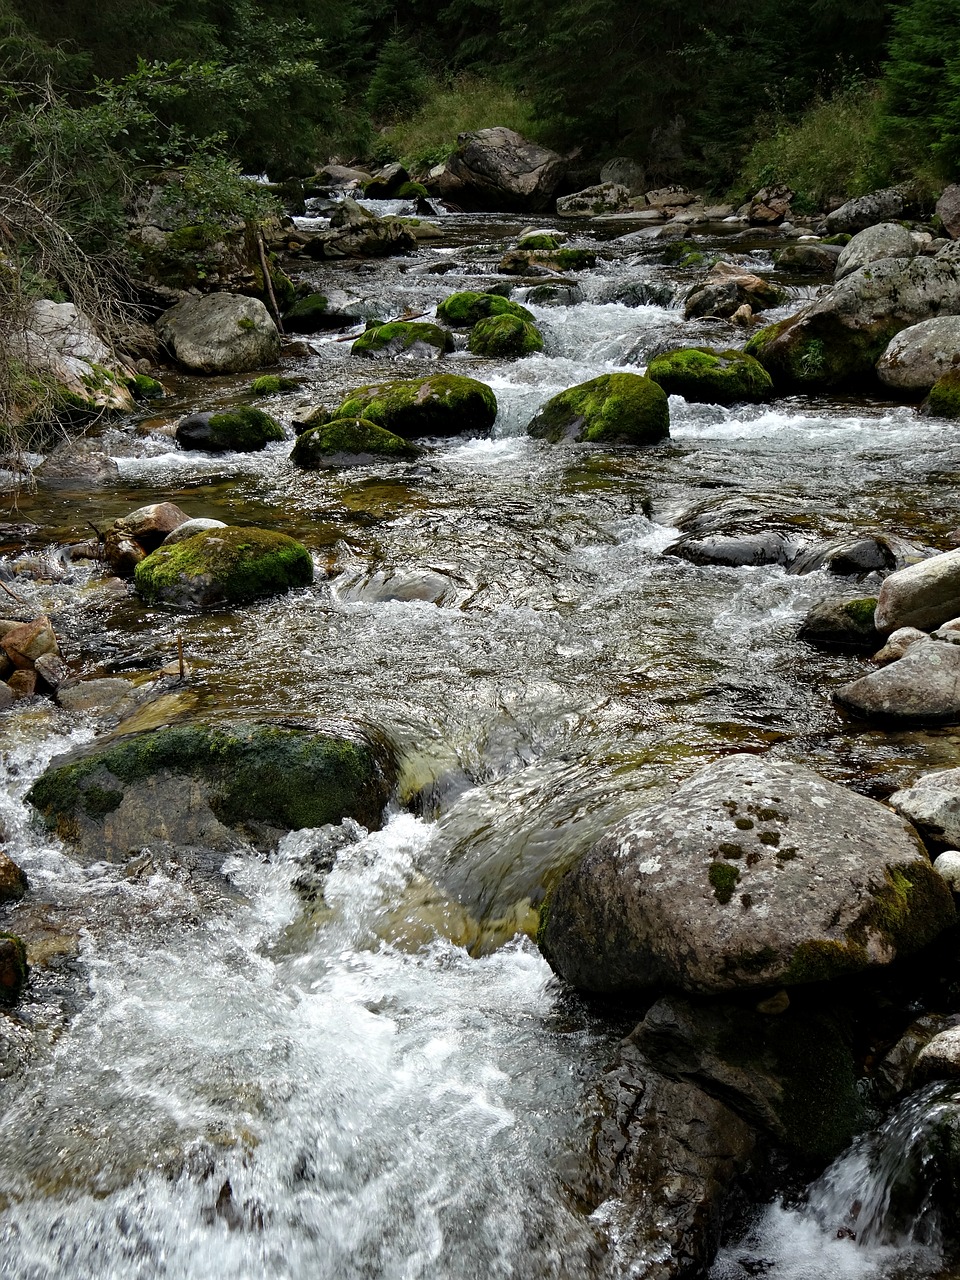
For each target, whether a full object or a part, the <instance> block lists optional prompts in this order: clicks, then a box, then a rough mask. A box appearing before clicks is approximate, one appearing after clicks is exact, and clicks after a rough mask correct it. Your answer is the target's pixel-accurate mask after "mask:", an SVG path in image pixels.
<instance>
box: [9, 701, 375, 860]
mask: <svg viewBox="0 0 960 1280" xmlns="http://www.w3.org/2000/svg"><path fill="white" fill-rule="evenodd" d="M395 773H396V766H395V763H394V759H393V752H392V749H391V748H390V746H389V744H388V743H387V742H386V741H385V740H383V739H380V738H378V737H377V736H376V735H374V734H373V733H372V732H371V731H369V730H366V729H364V728H362V727H360V726H344V725H341V724H337V725H336V726H333V727H332V728H329V729H327V728H325V727H324V726H320V727H319V728H317V727H311V728H304V727H299V726H297V727H291V726H288V725H277V724H255V723H247V722H240V723H230V724H221V723H215V724H210V723H190V724H180V725H171V726H164V727H163V728H160V729H155V730H152V731H149V732H146V733H135V734H131V735H129V736H128V737H124V738H120V739H118V740H115V741H113V742H111V743H108V744H107V745H106V746H102V745H99V744H94V745H91V746H87V747H82V748H80V749H79V750H77V751H74V752H71V753H70V754H69V755H66V756H61V757H59V758H58V759H55V760H54V761H53V762H52V763H51V765H50V767H49V768H48V769H47V770H46V772H45V773H43V774H42V775H41V776H40V777H39V778H38V779H37V781H36V782H35V783H34V784H33V786H32V787H31V788H30V791H29V792H28V793H27V797H26V798H27V802H28V803H29V804H31V805H32V806H33V807H34V808H35V809H36V810H37V811H38V812H39V813H40V814H41V816H42V817H43V820H44V822H45V824H46V826H47V827H48V828H49V829H50V830H53V831H56V832H57V834H58V835H59V836H60V837H61V838H62V839H64V840H66V841H68V842H69V843H70V844H72V845H74V846H76V847H77V849H78V850H79V852H80V854H81V856H84V857H93V858H101V857H107V858H109V859H111V860H122V859H124V858H126V857H127V856H128V854H129V852H130V850H137V849H140V848H142V847H143V846H144V845H147V846H149V845H150V844H151V843H154V842H156V841H158V840H162V841H168V842H171V843H173V844H175V845H199V846H203V847H206V848H209V849H226V848H231V847H235V846H236V845H237V844H238V843H239V839H238V837H244V838H247V839H251V840H253V841H254V843H256V844H258V845H259V846H263V845H270V844H272V843H275V842H276V839H277V837H278V836H279V835H280V834H282V833H283V832H286V831H298V830H300V829H301V828H304V827H321V826H323V825H324V824H325V823H328V822H334V823H337V822H342V821H343V819H344V818H354V819H356V821H357V822H360V823H362V824H363V825H364V826H365V827H369V828H373V829H377V828H379V827H380V826H381V823H382V815H383V808H384V805H385V804H386V802H387V799H388V798H389V795H390V792H391V790H392V787H393V785H394V780H395Z"/></svg>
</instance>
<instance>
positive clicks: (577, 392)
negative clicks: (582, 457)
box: [527, 373, 670, 445]
mask: <svg viewBox="0 0 960 1280" xmlns="http://www.w3.org/2000/svg"><path fill="white" fill-rule="evenodd" d="M527 433H528V435H531V436H533V437H534V439H537V440H549V441H550V442H551V443H552V444H559V443H560V442H561V441H569V442H574V443H577V444H580V443H587V444H606V445H618V444H624V445H649V444H657V443H659V441H661V440H665V439H667V438H668V437H669V435H670V408H669V404H668V401H667V396H666V393H665V392H664V391H663V390H662V389H661V388H660V387H658V386H657V384H656V383H655V382H651V380H650V379H649V378H644V377H642V376H641V375H640V374H637V373H604V374H601V375H600V377H599V378H591V379H590V381H589V382H581V383H579V384H578V385H577V386H575V387H570V388H569V390H567V391H561V392H560V394H559V395H556V396H553V397H552V399H550V400H548V401H547V402H546V404H544V405H542V406H541V408H540V409H539V411H538V412H537V414H536V416H535V417H534V419H533V420H532V422H531V423H530V424H529V426H528V427H527Z"/></svg>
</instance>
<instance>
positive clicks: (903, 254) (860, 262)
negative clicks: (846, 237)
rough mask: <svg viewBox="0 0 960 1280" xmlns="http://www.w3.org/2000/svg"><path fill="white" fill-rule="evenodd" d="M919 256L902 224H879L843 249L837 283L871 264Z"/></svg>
mask: <svg viewBox="0 0 960 1280" xmlns="http://www.w3.org/2000/svg"><path fill="white" fill-rule="evenodd" d="M916 253H917V245H916V243H915V241H914V239H913V237H912V236H911V234H910V232H909V231H908V230H907V229H906V227H902V226H901V225H900V223H899V222H879V223H877V224H876V225H875V226H872V227H866V228H865V229H864V230H863V231H858V232H857V234H856V235H855V236H854V237H853V239H852V240H851V241H850V242H849V243H848V244H845V245H844V246H843V248H842V249H841V251H840V256H839V258H838V259H837V267H836V272H835V274H834V279H835V280H842V279H843V278H844V276H848V275H850V274H851V273H852V272H854V271H859V270H860V268H861V267H865V266H866V265H867V263H869V262H879V261H880V260H881V259H883V258H912V257H913V256H914V255H915V254H916Z"/></svg>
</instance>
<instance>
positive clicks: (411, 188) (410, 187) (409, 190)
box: [394, 182, 430, 200]
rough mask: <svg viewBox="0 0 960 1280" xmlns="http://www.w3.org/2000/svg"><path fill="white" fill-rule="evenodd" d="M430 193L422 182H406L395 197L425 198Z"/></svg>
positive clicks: (407, 198) (406, 198)
mask: <svg viewBox="0 0 960 1280" xmlns="http://www.w3.org/2000/svg"><path fill="white" fill-rule="evenodd" d="M429 195H430V192H429V191H428V190H427V188H426V187H425V186H424V185H423V184H422V183H420V182H405V183H404V184H403V186H402V187H399V188H398V190H397V193H396V195H395V197H394V199H396V200H423V199H426V198H427V197H428V196H429Z"/></svg>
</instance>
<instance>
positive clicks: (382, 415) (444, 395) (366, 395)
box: [333, 373, 497, 440]
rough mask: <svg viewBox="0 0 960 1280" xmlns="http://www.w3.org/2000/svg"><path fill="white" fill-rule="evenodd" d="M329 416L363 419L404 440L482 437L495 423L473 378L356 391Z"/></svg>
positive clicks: (488, 395) (398, 382)
mask: <svg viewBox="0 0 960 1280" xmlns="http://www.w3.org/2000/svg"><path fill="white" fill-rule="evenodd" d="M333 416H334V417H335V418H365V419H366V420H367V421H368V422H373V423H375V424H376V425H377V426H378V427H383V428H384V429H385V430H386V431H392V432H393V434H394V435H397V436H402V437H403V439H404V440H415V439H417V438H418V437H420V436H442V437H447V436H458V435H467V434H469V435H486V434H487V433H488V432H489V431H490V429H491V428H492V427H493V424H494V421H495V420H496V417H497V398H496V396H495V395H494V394H493V392H492V391H491V390H490V388H489V387H488V386H487V385H486V384H485V383H483V382H478V381H477V380H476V379H475V378H464V377H462V376H461V375H459V374H455V373H437V374H434V375H433V376H432V377H429V378H397V379H395V380H394V381H393V382H380V383H375V384H371V385H369V386H365V387H357V388H356V390H355V391H351V392H350V394H349V395H348V396H347V398H346V399H345V400H344V401H343V403H342V404H341V405H340V407H339V408H338V409H337V410H336V411H335V413H334V415H333Z"/></svg>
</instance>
